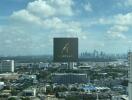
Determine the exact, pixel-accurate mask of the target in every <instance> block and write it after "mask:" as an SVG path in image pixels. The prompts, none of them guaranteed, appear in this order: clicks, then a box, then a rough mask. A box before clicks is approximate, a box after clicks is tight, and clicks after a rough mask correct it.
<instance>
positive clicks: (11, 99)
mask: <svg viewBox="0 0 132 100" xmlns="http://www.w3.org/2000/svg"><path fill="white" fill-rule="evenodd" d="M8 100H17V99H16V98H15V97H10V98H9V99H8Z"/></svg>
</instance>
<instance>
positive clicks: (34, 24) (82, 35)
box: [0, 0, 132, 56]
mask: <svg viewBox="0 0 132 100" xmlns="http://www.w3.org/2000/svg"><path fill="white" fill-rule="evenodd" d="M54 37H78V38H79V52H80V53H81V52H85V51H88V52H92V51H93V50H94V49H96V50H98V51H104V52H106V53H126V52H127V51H128V50H129V49H131V48H132V0H1V1H0V55H4V56H16V55H43V54H53V38H54Z"/></svg>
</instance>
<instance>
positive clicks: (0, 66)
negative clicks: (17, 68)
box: [0, 60, 14, 73]
mask: <svg viewBox="0 0 132 100" xmlns="http://www.w3.org/2000/svg"><path fill="white" fill-rule="evenodd" d="M4 72H14V60H2V61H1V62H0V73H4Z"/></svg>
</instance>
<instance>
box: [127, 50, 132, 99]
mask: <svg viewBox="0 0 132 100" xmlns="http://www.w3.org/2000/svg"><path fill="white" fill-rule="evenodd" d="M128 62H129V70H128V78H129V83H128V95H129V100H132V52H129V53H128Z"/></svg>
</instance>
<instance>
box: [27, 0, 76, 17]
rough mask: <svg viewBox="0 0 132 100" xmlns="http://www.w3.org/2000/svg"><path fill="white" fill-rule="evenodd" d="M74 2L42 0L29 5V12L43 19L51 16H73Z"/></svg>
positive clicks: (67, 0) (69, 0)
mask: <svg viewBox="0 0 132 100" xmlns="http://www.w3.org/2000/svg"><path fill="white" fill-rule="evenodd" d="M72 5H73V2H72V0H40V1H34V2H31V3H29V4H28V6H27V10H28V11H29V12H31V13H33V14H35V15H39V16H40V17H42V18H45V17H49V16H59V15H62V16H72V15H73V14H74V13H73V10H72Z"/></svg>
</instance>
